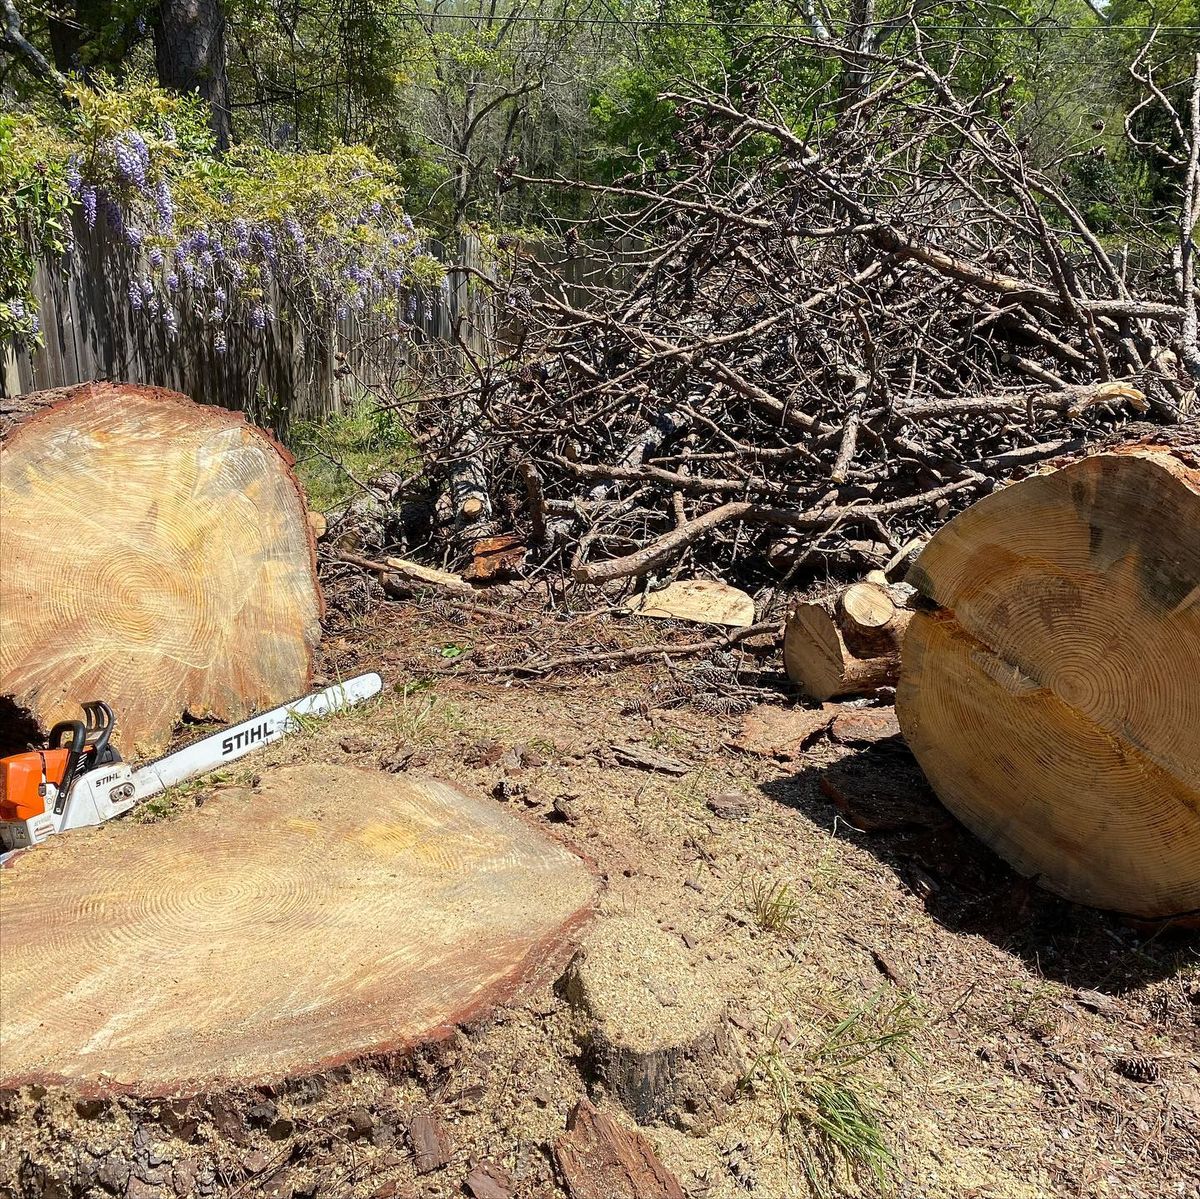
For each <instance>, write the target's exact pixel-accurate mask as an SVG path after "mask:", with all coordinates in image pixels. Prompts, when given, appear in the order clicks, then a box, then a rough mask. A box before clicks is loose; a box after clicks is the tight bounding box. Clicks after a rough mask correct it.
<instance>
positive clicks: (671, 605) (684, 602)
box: [629, 579, 754, 629]
mask: <svg viewBox="0 0 1200 1199" xmlns="http://www.w3.org/2000/svg"><path fill="white" fill-rule="evenodd" d="M629 610H630V611H631V612H636V613H637V614H638V615H639V616H653V617H656V618H658V619H660V620H688V621H691V622H692V623H694V624H720V625H726V626H727V627H729V628H735V629H748V628H749V627H750V626H751V625H752V624H753V623H754V600H753V599H751V597H750V596H749V595H747V594H746V593H745V592H744V591H740V590H738V588H736V587H731V586H729V584H728V583H721V582H718V581H717V580H716V579H678V580H676V581H675V582H674V583H668V584H667V585H666V586H665V587H660V588H659V589H658V590H657V591H648V592H646V594H645V595H641V596H638V598H637V599H635V600H634V601H633V602H632V603H631V604H630V605H629Z"/></svg>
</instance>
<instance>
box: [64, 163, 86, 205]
mask: <svg viewBox="0 0 1200 1199" xmlns="http://www.w3.org/2000/svg"><path fill="white" fill-rule="evenodd" d="M63 177H64V178H65V179H66V181H67V187H68V188H69V189H70V191H71V195H72V196H74V197H75V199H77V200H78V199H79V197H80V194H81V193H82V191H83V176H82V175H81V174H80V173H79V155H78V154H72V155H71V157H70V158H68V159H67V169H66V171H65V173H64V175H63Z"/></svg>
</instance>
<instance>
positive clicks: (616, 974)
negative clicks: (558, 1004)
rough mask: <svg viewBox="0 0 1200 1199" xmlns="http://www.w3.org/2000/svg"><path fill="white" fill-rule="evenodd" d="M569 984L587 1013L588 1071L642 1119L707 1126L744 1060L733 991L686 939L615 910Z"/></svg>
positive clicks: (576, 962)
mask: <svg viewBox="0 0 1200 1199" xmlns="http://www.w3.org/2000/svg"><path fill="white" fill-rule="evenodd" d="M562 986H563V991H564V992H565V994H566V996H567V998H568V999H569V1000H570V1001H571V1003H572V1004H574V1005H575V1006H576V1007H577V1008H578V1009H579V1010H580V1012H581V1013H583V1014H584V1015H585V1016H586V1025H585V1027H584V1030H583V1033H582V1040H583V1044H584V1047H585V1057H586V1063H587V1068H588V1070H589V1072H590V1073H591V1074H592V1075H593V1076H594V1077H595V1078H596V1079H597V1080H598V1081H599V1082H600V1083H601V1084H602V1085H603V1086H604V1087H605V1088H606V1089H607V1091H608V1092H609V1094H610V1095H612V1097H613V1098H614V1099H616V1100H617V1102H619V1103H620V1104H621V1105H622V1106H623V1107H624V1108H625V1110H626V1111H627V1112H629V1114H630V1115H631V1116H633V1118H634V1119H635V1120H637V1121H638V1123H640V1124H648V1123H651V1122H653V1121H656V1120H666V1121H668V1122H670V1123H673V1124H676V1125H678V1126H681V1127H689V1128H692V1129H694V1130H699V1129H700V1127H701V1126H703V1125H704V1124H706V1123H707V1122H710V1121H711V1120H712V1119H713V1118H714V1117H715V1116H717V1115H718V1114H719V1112H720V1110H721V1104H722V1100H721V1098H720V1093H721V1091H722V1090H723V1089H725V1090H726V1091H730V1090H732V1083H733V1081H734V1080H735V1079H736V1078H737V1077H738V1076H739V1074H740V1073H741V1071H742V1069H743V1068H744V1063H743V1061H742V1059H741V1056H740V1050H739V1049H738V1046H737V1044H736V1042H735V1039H734V1036H733V1033H732V1031H731V1029H730V1027H729V1024H728V1019H727V1014H726V1001H725V998H724V996H723V995H722V994H721V993H720V992H719V991H718V990H716V988H714V987H712V986H709V985H706V984H705V983H704V981H703V980H702V979H701V977H700V976H699V975H698V973H697V971H696V964H695V962H694V961H693V960H692V956H691V952H690V951H689V950H688V949H687V948H685V946H684V945H683V944H682V943H681V942H680V940H679V939H678V938H677V937H675V936H672V935H670V934H668V933H666V932H664V931H663V930H662V929H661V928H660V927H659V926H658V924H657V922H656V921H653V920H649V919H645V918H638V917H613V918H611V919H609V920H606V921H604V922H602V923H600V924H598V925H597V926H595V927H594V928H593V929H592V930H591V932H590V933H589V934H588V936H587V939H586V940H585V941H584V944H583V946H582V947H581V948H580V950H579V951H578V952H577V953H576V955H575V957H574V958H573V959H572V960H571V964H570V965H569V966H568V968H567V971H566V973H565V974H564V976H563V983H562Z"/></svg>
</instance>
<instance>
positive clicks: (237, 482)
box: [0, 384, 321, 756]
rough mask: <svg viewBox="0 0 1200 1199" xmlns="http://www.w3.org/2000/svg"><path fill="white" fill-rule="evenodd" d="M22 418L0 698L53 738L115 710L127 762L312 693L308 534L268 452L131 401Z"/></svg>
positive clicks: (237, 421)
mask: <svg viewBox="0 0 1200 1199" xmlns="http://www.w3.org/2000/svg"><path fill="white" fill-rule="evenodd" d="M45 400H48V401H50V402H44V401H45ZM17 407H18V408H19V409H22V410H23V414H22V416H21V418H19V419H16V420H13V421H10V422H9V427H8V429H7V431H6V433H5V436H4V439H3V444H0V511H2V512H3V536H2V537H0V694H2V695H7V696H10V697H11V698H13V699H14V700H15V701H16V702H17V703H18V704H19V705H20V706H22V707H25V708H28V709H30V710H31V711H32V712H33V714H34V715H35V716H36V717H37V719H38V720H39V721H40V722H41V723H42V724H43V725H50V724H53V723H54V722H55V721H57V720H61V719H64V718H69V717H75V718H77V717H78V714H79V704H80V703H81V702H83V701H86V700H92V699H103V700H107V701H108V702H109V703H110V704H111V705H112V707H113V708H114V710H115V711H116V714H117V720H118V723H117V732H116V735H115V740H116V742H117V744H118V745H119V746H120V748H121V749H122V750H123V751H124V752H125V753H126V755H127V756H128V755H130V754H134V753H137V752H152V751H155V750H158V749H160V748H162V746H164V745H165V744H166V742H167V741H168V739H169V738H170V736H171V732H172V730H173V729H174V727H175V725H176V724H177V722H178V720H179V718H180V716H181V715H182V714H183V713H185V712H186V713H190V714H191V715H192V716H195V717H214V718H218V719H222V720H236V719H240V718H243V717H245V716H247V715H249V714H250V713H251V712H253V711H255V710H256V709H258V708H262V707H268V706H270V705H272V704H278V703H281V702H284V701H286V700H288V699H292V698H294V697H295V696H297V695H300V694H302V693H303V692H304V691H306V690H307V689H308V684H309V678H310V673H311V663H312V652H313V649H314V647H315V645H316V642H317V639H318V637H319V635H320V615H321V598H320V591H319V588H318V586H317V581H316V573H315V557H314V551H313V541H312V532H311V529H310V527H309V525H308V522H307V519H306V516H305V507H304V501H303V498H302V496H301V493H300V490H299V486H298V484H297V482H296V480H295V478H294V476H293V474H292V471H291V459H290V458H289V457H288V456H287V455H286V453H285V452H284V451H283V450H282V449H281V448H280V447H279V446H277V445H276V444H275V442H274V441H272V440H271V438H270V437H268V436H267V435H266V434H265V433H263V432H262V431H261V430H259V429H256V428H254V427H253V426H252V425H250V424H247V422H246V421H245V420H244V419H243V418H242V417H241V416H240V415H239V414H237V413H233V412H227V411H225V410H223V409H220V408H212V407H204V406H201V405H199V404H194V403H192V402H191V401H190V400H188V399H186V398H185V397H184V396H181V395H178V394H176V393H174V392H168V391H163V390H160V389H157V388H149V387H134V386H130V385H126V384H91V385H87V386H84V387H80V388H76V389H74V390H73V391H70V392H67V393H55V394H53V395H45V396H38V395H34V396H29V397H18V401H17Z"/></svg>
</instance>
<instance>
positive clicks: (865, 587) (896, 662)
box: [783, 582, 912, 701]
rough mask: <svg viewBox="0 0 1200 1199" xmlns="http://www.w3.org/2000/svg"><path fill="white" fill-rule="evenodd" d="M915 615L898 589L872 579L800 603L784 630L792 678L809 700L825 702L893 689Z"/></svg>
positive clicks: (785, 660)
mask: <svg viewBox="0 0 1200 1199" xmlns="http://www.w3.org/2000/svg"><path fill="white" fill-rule="evenodd" d="M911 616H912V613H911V612H909V611H908V610H907V609H905V608H902V607H901V606H900V601H899V597H898V596H897V594H896V593H895V592H894V591H892V590H891V589H889V588H887V587H885V586H883V585H881V584H879V583H873V582H872V583H867V582H864V583H855V584H853V585H852V586H850V587H848V588H846V590H845V591H844V592H842V593H841V594H840V595H837V596H835V597H832V598H829V599H825V600H822V601H813V602H809V603H802V604H797V605H796V606H795V607H794V608H793V609H792V610H791V612H790V613H789V614H788V619H787V624H786V626H785V628H784V632H783V663H784V669H785V670H786V671H787V675H788V678H789V679H791V680H792V682H793V683H797V684H798V685H799V686H800V687H801V688H802V689H803V690H804V693H805V694H806V695H807V696H808V697H809V698H810V699H816V700H821V701H825V700H829V699H839V698H842V697H845V696H851V695H873V694H874V693H875V692H877V691H879V690H880V689H881V688H884V687H894V686H895V685H896V680H897V678H898V677H899V674H900V642H901V640H902V638H903V636H904V630H905V629H906V628H907V627H908V622H909V619H910V617H911Z"/></svg>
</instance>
